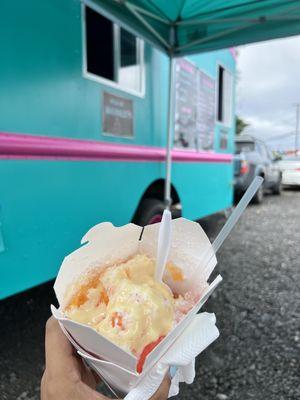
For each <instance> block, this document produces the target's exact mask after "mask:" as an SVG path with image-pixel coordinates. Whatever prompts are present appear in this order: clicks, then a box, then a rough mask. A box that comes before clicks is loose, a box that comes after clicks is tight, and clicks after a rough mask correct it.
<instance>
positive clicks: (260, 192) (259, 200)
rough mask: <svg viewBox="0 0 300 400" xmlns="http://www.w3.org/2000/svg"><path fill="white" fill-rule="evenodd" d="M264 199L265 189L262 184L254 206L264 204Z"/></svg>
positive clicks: (253, 200)
mask: <svg viewBox="0 0 300 400" xmlns="http://www.w3.org/2000/svg"><path fill="white" fill-rule="evenodd" d="M263 198H264V188H263V184H262V185H260V187H259V188H258V190H257V192H256V193H255V195H254V196H253V199H252V202H253V203H254V204H261V203H262V202H263Z"/></svg>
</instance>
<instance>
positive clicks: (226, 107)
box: [217, 65, 232, 126]
mask: <svg viewBox="0 0 300 400" xmlns="http://www.w3.org/2000/svg"><path fill="white" fill-rule="evenodd" d="M217 105H218V110H217V118H218V121H219V122H221V123H223V124H224V125H226V126H230V125H231V120H232V75H231V73H230V72H229V71H227V70H226V69H225V68H224V67H222V66H221V65H219V70H218V101H217Z"/></svg>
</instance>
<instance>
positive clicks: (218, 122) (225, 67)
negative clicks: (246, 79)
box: [215, 61, 234, 129]
mask: <svg viewBox="0 0 300 400" xmlns="http://www.w3.org/2000/svg"><path fill="white" fill-rule="evenodd" d="M219 67H222V68H223V69H224V70H225V71H226V72H228V73H229V74H230V75H231V97H230V113H231V115H230V118H229V122H228V124H227V123H226V122H223V121H220V120H219V119H218V111H219V70H220V69H219ZM216 69H217V74H216V118H215V122H216V125H217V126H219V127H223V128H228V129H230V128H232V118H233V87H234V86H233V83H234V74H233V72H232V71H230V69H229V68H228V67H227V66H225V65H224V64H223V63H222V62H220V61H217V63H216ZM223 94H224V93H223Z"/></svg>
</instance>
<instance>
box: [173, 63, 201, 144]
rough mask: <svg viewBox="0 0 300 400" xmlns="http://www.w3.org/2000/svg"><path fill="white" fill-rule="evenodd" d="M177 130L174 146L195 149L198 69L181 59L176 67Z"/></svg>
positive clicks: (175, 130)
mask: <svg viewBox="0 0 300 400" xmlns="http://www.w3.org/2000/svg"><path fill="white" fill-rule="evenodd" d="M175 68H176V69H175V71H176V72H175V76H176V83H175V88H176V90H175V96H176V102H175V129H174V145H175V146H176V147H181V148H194V147H195V132H196V90H195V88H196V85H197V68H196V67H195V66H194V65H193V64H191V63H190V62H188V61H187V60H185V59H183V58H181V59H179V60H178V61H177V62H176V65H175Z"/></svg>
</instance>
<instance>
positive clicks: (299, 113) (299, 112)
mask: <svg viewBox="0 0 300 400" xmlns="http://www.w3.org/2000/svg"><path fill="white" fill-rule="evenodd" d="M299 120H300V104H299V103H298V104H296V136H295V155H297V151H298V149H299Z"/></svg>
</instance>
